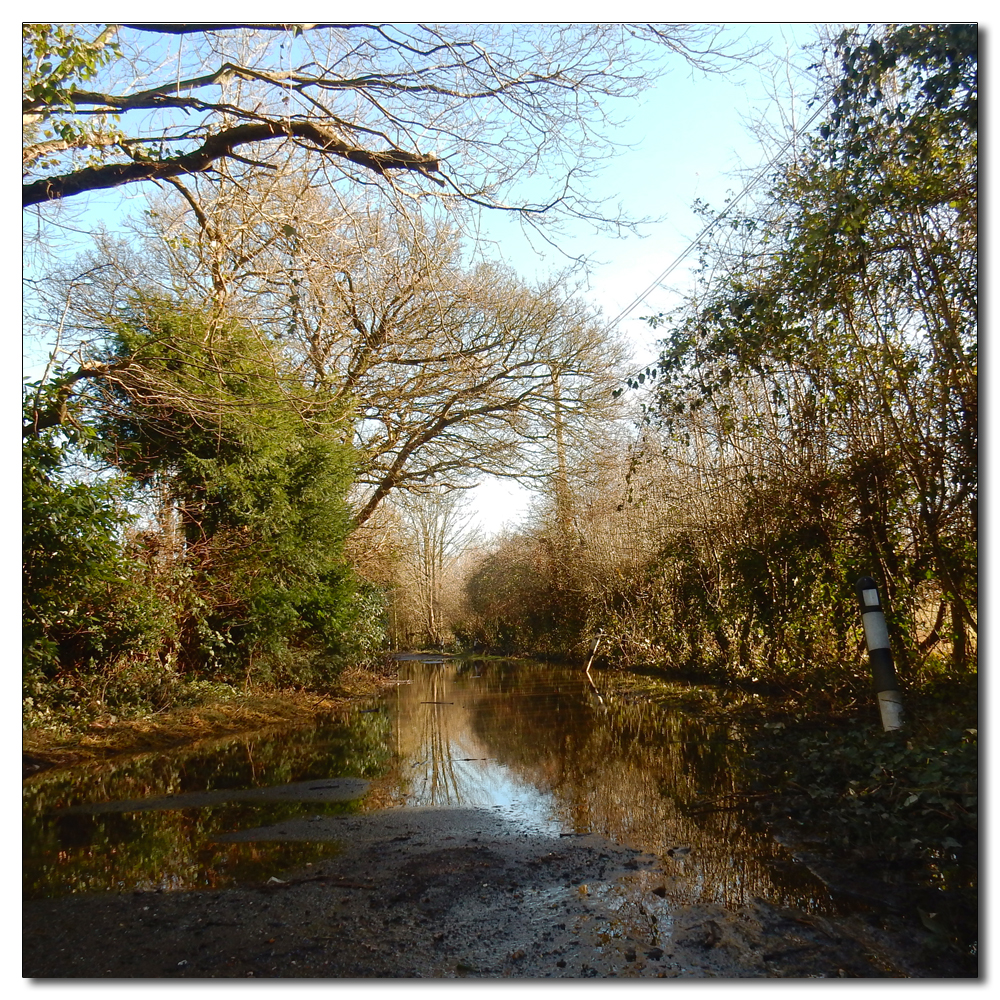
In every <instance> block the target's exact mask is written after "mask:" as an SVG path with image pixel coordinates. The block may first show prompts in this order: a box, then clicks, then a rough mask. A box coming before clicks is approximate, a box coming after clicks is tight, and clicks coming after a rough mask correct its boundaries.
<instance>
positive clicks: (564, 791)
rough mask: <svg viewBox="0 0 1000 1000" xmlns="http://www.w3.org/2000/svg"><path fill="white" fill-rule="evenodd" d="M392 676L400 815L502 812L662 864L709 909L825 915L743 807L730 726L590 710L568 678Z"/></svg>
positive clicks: (647, 712)
mask: <svg viewBox="0 0 1000 1000" xmlns="http://www.w3.org/2000/svg"><path fill="white" fill-rule="evenodd" d="M400 677H404V678H406V679H408V680H409V681H410V683H408V684H406V685H401V686H400V687H399V689H398V692H397V694H396V695H395V697H394V702H395V709H396V715H397V717H396V739H397V748H398V752H399V755H400V762H399V771H398V774H399V779H400V781H401V783H402V785H403V787H402V789H401V791H402V793H403V796H404V797H405V800H406V801H407V803H408V804H410V805H437V806H445V805H465V806H470V805H472V806H494V807H501V808H509V809H510V810H511V811H512V812H514V813H515V814H517V815H518V816H519V818H520V819H522V820H525V819H527V820H530V821H532V822H533V824H534V825H535V826H536V827H541V828H544V829H548V830H554V829H558V830H559V831H560V832H563V833H591V832H593V833H599V834H602V835H604V836H607V837H610V838H611V839H613V840H615V841H617V842H619V843H623V844H627V845H629V846H630V847H633V848H636V849H638V850H641V851H645V852H648V853H650V854H655V855H657V856H659V857H660V858H662V859H663V863H664V867H665V868H666V869H667V871H668V872H673V873H676V874H677V875H679V876H681V877H682V878H683V881H684V883H685V884H686V885H687V886H688V888H689V891H690V893H691V894H692V895H694V896H695V897H697V898H700V899H701V900H703V901H706V902H707V901H711V902H716V903H720V904H723V905H726V906H730V907H734V906H739V905H742V904H744V903H747V902H749V901H750V900H752V899H753V898H754V897H763V898H766V899H768V900H770V901H771V902H772V903H776V904H779V905H796V906H799V907H801V908H803V909H806V910H816V909H819V910H823V911H831V910H833V909H834V907H833V904H832V902H831V899H830V896H829V893H828V892H827V891H826V889H825V887H824V886H823V885H822V884H821V883H820V882H818V881H817V880H816V879H814V878H813V877H812V876H811V875H809V873H808V872H807V871H805V870H802V869H801V866H798V865H794V864H793V863H792V862H791V859H790V858H789V857H788V856H787V854H786V852H785V851H784V849H783V848H781V847H780V845H778V844H776V843H775V842H774V840H773V839H772V838H771V837H770V836H769V835H768V834H767V832H766V831H765V829H764V828H763V826H762V824H760V823H758V822H757V821H756V817H755V815H754V814H753V812H752V810H751V809H749V808H748V807H747V805H746V802H745V800H744V799H743V798H742V797H741V796H740V795H739V788H740V786H739V769H740V765H741V760H742V755H743V750H742V745H741V742H740V741H739V739H738V738H737V736H736V734H734V733H733V732H732V731H731V730H730V728H729V727H727V726H725V725H719V724H717V723H707V722H705V721H704V720H701V719H698V718H696V717H693V716H691V715H690V714H686V713H683V712H680V711H676V710H670V709H666V708H663V707H659V706H656V705H652V704H649V703H647V702H641V703H634V704H629V703H623V702H621V701H620V700H618V699H615V698H614V697H609V696H604V697H602V698H598V697H597V696H596V695H595V693H594V692H593V690H592V689H591V688H590V686H589V685H588V684H587V680H586V677H585V676H584V674H583V671H582V670H573V669H569V668H565V667H553V666H545V665H541V664H534V663H526V662H523V661H507V662H497V661H482V662H476V663H470V662H464V663H462V662H455V663H445V664H422V663H418V662H413V663H408V664H405V665H401V668H400ZM470 758H471V759H470ZM484 758H485V759H484ZM408 771H409V774H408V773H407V772H408Z"/></svg>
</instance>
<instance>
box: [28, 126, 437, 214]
mask: <svg viewBox="0 0 1000 1000" xmlns="http://www.w3.org/2000/svg"><path fill="white" fill-rule="evenodd" d="M291 138H295V139H300V140H304V141H305V142H307V143H309V144H310V145H311V146H313V147H314V148H316V149H318V150H320V151H321V152H323V153H327V154H330V155H333V156H339V157H341V158H343V159H345V160H349V161H350V162H352V163H356V164H358V165H359V166H362V167H365V168H367V169H368V170H371V171H372V172H374V173H376V174H379V175H380V176H383V177H384V176H386V175H387V171H390V170H410V171H414V172H416V173H420V174H423V175H424V176H425V177H427V178H428V179H429V180H432V181H434V183H435V184H439V185H442V186H443V185H444V181H443V180H441V179H440V178H437V177H433V176H431V175H432V174H436V173H440V166H439V162H438V159H437V157H436V156H433V155H428V154H423V153H408V152H406V151H405V150H402V149H388V150H381V151H372V150H368V149H363V148H361V147H357V146H350V145H348V144H347V143H345V142H344V141H343V140H341V139H338V138H337V137H336V136H335V135H332V134H331V133H329V132H327V131H325V130H324V129H322V128H320V127H319V126H317V125H315V124H313V123H312V122H307V121H295V120H290V121H282V122H259V123H252V124H245V125H236V126H234V127H233V128H229V129H226V130H225V131H223V132H219V133H217V134H215V135H213V136H210V137H209V138H208V139H206V140H205V142H204V143H203V145H202V146H200V147H199V148H198V149H195V150H192V151H191V152H189V153H184V154H182V155H181V156H176V157H172V158H170V159H165V160H138V161H135V162H133V163H109V164H104V165H102V166H97V167H85V168H84V169H82V170H76V171H74V172H73V173H71V174H63V175H62V176H60V177H46V178H43V179H41V180H37V181H33V182H32V183H31V184H25V185H24V187H23V188H22V206H24V207H27V206H29V205H38V204H41V203H42V202H46V201H54V200H56V199H59V198H68V197H71V196H72V195H75V194H81V193H83V192H85V191H99V190H103V189H106V188H115V187H121V186H122V185H124V184H132V183H135V182H137V181H146V180H166V179H168V178H170V177H178V176H181V175H184V174H195V173H201V172H203V171H204V170H206V169H207V168H208V167H209V166H210V165H211V164H212V163H214V162H215V161H216V160H220V159H223V158H224V157H226V156H230V155H233V151H234V150H235V149H236V148H237V147H239V146H244V145H247V144H248V143H253V142H266V141H269V140H272V139H279V140H281V139H291Z"/></svg>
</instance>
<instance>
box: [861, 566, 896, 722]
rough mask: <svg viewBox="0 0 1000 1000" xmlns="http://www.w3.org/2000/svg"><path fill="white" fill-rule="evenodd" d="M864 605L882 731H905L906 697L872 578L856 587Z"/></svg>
mask: <svg viewBox="0 0 1000 1000" xmlns="http://www.w3.org/2000/svg"><path fill="white" fill-rule="evenodd" d="M854 590H855V592H856V593H857V595H858V600H859V601H860V602H861V621H862V622H863V623H864V626H865V644H866V645H867V646H868V662H869V664H870V665H871V670H872V679H873V681H874V682H875V692H876V694H877V696H878V710H879V714H880V715H881V716H882V729H883V731H884V732H887V733H888V732H891V731H892V730H895V729H902V728H903V695H902V693H901V692H900V690H899V684H898V683H896V668H895V667H894V666H893V663H892V650H891V649H890V648H889V630H888V629H887V628H886V625H885V615H884V614H883V613H882V602H881V601H880V600H879V596H878V587H877V586H876V584H875V581H874V580H873V579H872V578H871V577H870V576H863V577H861V579H860V580H858V582H857V583H856V584H855V585H854Z"/></svg>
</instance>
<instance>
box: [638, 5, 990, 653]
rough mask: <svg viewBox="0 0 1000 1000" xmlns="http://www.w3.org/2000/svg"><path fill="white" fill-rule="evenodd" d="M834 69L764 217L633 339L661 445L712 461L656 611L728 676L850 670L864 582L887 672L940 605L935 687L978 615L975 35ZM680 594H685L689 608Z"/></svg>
mask: <svg viewBox="0 0 1000 1000" xmlns="http://www.w3.org/2000/svg"><path fill="white" fill-rule="evenodd" d="M835 55H836V57H837V61H838V71H837V73H836V75H835V78H834V79H833V80H831V81H830V82H829V88H828V89H829V93H831V94H832V107H833V110H832V112H831V114H830V116H829V118H828V120H827V121H826V123H825V124H824V125H823V126H822V128H821V129H820V133H819V135H818V136H816V137H814V138H813V139H812V140H811V142H810V143H809V144H808V145H807V146H806V148H805V150H804V152H803V153H802V155H800V156H798V157H797V158H796V159H794V160H792V161H790V162H788V163H787V164H785V165H784V166H783V167H782V168H781V170H780V172H779V173H778V174H777V176H776V178H775V181H774V186H773V188H772V190H771V191H770V192H769V193H768V195H767V197H766V198H765V199H764V200H763V202H762V203H761V204H760V205H758V206H756V207H755V208H754V209H753V210H752V211H748V212H746V213H745V214H739V213H737V212H735V211H733V212H731V213H730V218H729V220H728V221H729V222H730V224H731V225H730V232H729V233H728V234H726V235H725V236H724V237H720V239H719V242H718V244H717V245H716V246H712V247H708V248H706V250H705V257H704V258H703V263H704V266H705V272H704V273H705V282H704V287H703V289H702V291H701V294H700V295H699V296H698V299H697V302H696V304H693V305H692V306H691V307H690V308H687V309H684V310H681V311H679V312H678V313H677V314H675V315H673V316H670V317H665V316H658V317H654V318H652V320H651V322H652V323H653V325H654V326H663V327H664V328H665V330H666V336H665V338H664V341H663V344H662V354H661V357H660V359H659V362H658V364H657V366H656V370H655V374H656V378H657V392H658V401H657V408H656V409H657V415H658V416H659V418H660V420H661V422H662V424H663V425H664V427H665V428H666V429H667V430H668V431H670V432H672V433H673V434H674V435H675V436H676V437H677V438H678V439H680V440H684V441H686V442H688V443H690V441H691V440H693V439H695V438H698V439H699V440H701V441H704V440H706V438H707V439H708V440H710V441H711V443H712V446H711V449H709V455H708V458H709V461H711V462H712V463H715V464H717V465H718V467H720V468H721V469H722V470H724V478H725V480H726V482H727V486H728V488H729V489H730V490H731V491H732V499H733V502H732V503H730V504H728V505H727V506H726V513H725V514H720V515H719V516H718V517H717V518H716V519H715V522H714V523H713V524H711V525H710V526H709V525H706V526H705V529H706V530H705V532H704V536H703V538H702V539H696V540H695V544H693V545H691V544H689V543H688V542H687V541H686V540H685V539H684V538H682V537H680V536H678V537H677V538H675V539H674V540H672V541H671V542H669V543H668V544H667V546H666V547H665V548H664V551H663V553H662V556H661V558H662V559H663V560H665V561H668V562H670V563H671V565H673V566H675V567H677V566H678V565H679V563H678V560H680V562H684V560H685V558H686V560H687V562H688V564H689V572H688V573H687V574H685V573H683V572H680V571H679V570H678V569H676V568H675V569H674V571H673V572H674V574H675V581H674V583H673V584H672V586H671V597H670V599H669V600H668V602H667V603H668V605H671V606H673V605H674V604H676V606H677V608H678V610H679V611H682V610H684V609H687V610H688V611H689V612H690V613H691V614H693V615H694V619H693V620H691V621H690V622H688V623H686V624H685V626H684V627H687V628H689V629H691V630H692V635H693V633H694V632H696V631H698V630H699V628H700V631H701V632H702V633H703V634H702V637H701V640H700V641H701V642H702V643H703V645H704V644H705V636H706V635H715V636H716V639H717V643H718V647H719V654H720V655H722V656H723V657H726V656H728V657H729V659H730V660H733V659H734V655H733V651H736V653H737V655H736V657H735V658H736V660H737V662H739V663H741V664H743V665H744V666H745V665H746V664H747V658H748V653H751V649H750V647H753V650H752V652H753V654H757V658H758V659H760V654H762V655H763V660H764V665H765V666H766V668H767V669H768V670H769V671H770V672H771V673H776V672H777V673H780V668H782V663H781V661H782V660H784V661H785V663H786V665H787V666H788V667H790V668H791V669H793V670H794V669H796V668H795V664H796V662H799V663H806V662H809V661H812V660H813V659H815V658H824V657H826V658H829V657H831V656H832V657H834V658H836V659H840V660H841V661H842V662H844V661H847V662H850V661H852V660H853V659H854V655H853V651H852V649H851V648H850V646H849V645H848V643H847V637H848V636H849V635H850V633H851V632H852V631H853V630H852V628H851V624H850V622H851V618H852V616H853V615H854V613H855V612H854V608H853V604H852V601H851V599H850V585H851V582H852V580H853V579H854V578H856V577H857V576H859V575H863V574H872V575H874V576H876V577H877V578H878V579H879V580H880V581H881V583H882V586H883V588H884V590H883V592H884V595H885V596H886V597H887V599H888V605H889V608H890V609H891V615H890V621H889V625H890V635H891V637H892V639H893V643H894V648H895V649H896V652H897V663H898V665H900V666H901V667H902V669H903V671H904V673H905V672H908V671H909V670H911V668H913V666H914V661H915V660H916V659H917V658H918V657H919V655H922V653H921V651H920V650H919V649H918V647H917V643H916V640H915V633H916V620H917V615H918V613H919V612H921V611H922V610H923V608H922V605H921V602H922V601H923V600H925V598H924V597H923V596H922V595H926V594H927V593H929V592H933V593H936V594H937V595H938V596H940V597H941V599H942V600H944V601H945V602H946V603H947V604H948V605H949V607H950V608H951V612H952V614H951V623H950V624H951V627H950V630H949V632H950V634H949V635H948V636H947V638H948V639H950V644H951V649H952V661H953V668H954V669H956V670H959V671H961V670H966V669H968V667H969V664H970V661H971V660H972V657H973V653H972V650H971V642H970V637H971V636H972V635H973V634H974V631H975V627H976V625H975V608H976V605H977V601H978V590H977V575H978V574H977V545H976V537H977V528H978V502H977V496H978V348H977V335H978V316H977V287H976V277H975V275H976V272H977V256H976V253H977V250H976V239H975V231H976V222H975V216H976V211H977V182H976V121H977V111H976V100H977V97H976V93H977V82H976V63H977V55H976V31H975V27H974V26H967V25H931V26H914V25H908V26H895V25H894V26H888V27H886V28H885V29H884V30H883V29H878V30H873V31H872V32H870V33H869V34H867V35H865V36H863V37H862V36H857V35H854V34H852V33H850V32H847V33H845V34H844V35H842V36H841V38H840V39H839V40H838V41H837V43H836V47H835ZM734 241H735V243H734ZM734 246H735V247H736V251H737V252H735V253H734ZM647 374H649V373H647ZM751 456H752V457H751ZM703 461H704V460H703ZM684 551H687V552H688V553H690V554H689V555H688V556H687V557H685V556H684ZM706 567H707V570H706ZM694 578H696V579H697V580H698V581H699V583H698V586H700V587H702V588H703V590H704V592H703V593H702V594H701V595H700V596H699V595H697V594H696V595H695V596H693V597H692V596H691V594H690V593H689V592H690V590H691V585H690V580H691V579H694ZM706 581H707V583H706ZM928 588H930V590H929V589H928ZM689 617H690V615H689ZM720 624H721V626H722V627H723V628H726V626H727V624H728V626H729V628H730V631H731V632H733V633H735V634H733V635H729V636H726V635H725V634H722V633H720V632H719V626H720ZM824 632H826V633H827V635H828V636H830V637H831V638H832V639H834V641H833V642H830V641H827V642H825V643H824V642H823V635H824ZM729 639H735V640H736V641H735V642H731V643H730V642H729ZM691 644H692V646H694V641H692V643H691ZM727 650H729V652H728V653H727ZM757 666H758V667H759V664H758V665H757Z"/></svg>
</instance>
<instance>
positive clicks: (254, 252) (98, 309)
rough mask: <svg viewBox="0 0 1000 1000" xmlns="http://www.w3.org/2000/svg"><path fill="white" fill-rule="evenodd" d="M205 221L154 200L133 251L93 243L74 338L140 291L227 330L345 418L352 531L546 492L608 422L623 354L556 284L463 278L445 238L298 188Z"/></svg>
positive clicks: (232, 200) (590, 312) (566, 287)
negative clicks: (442, 506) (541, 485)
mask: <svg viewBox="0 0 1000 1000" xmlns="http://www.w3.org/2000/svg"><path fill="white" fill-rule="evenodd" d="M185 190H186V189H185ZM181 193H182V194H183V193H184V192H183V191H182V192H181ZM197 204H198V203H197V202H196V201H194V200H193V199H192V200H188V199H187V198H184V199H183V200H178V199H170V200H161V201H159V202H157V203H156V204H155V206H154V208H153V209H152V210H151V212H150V213H149V216H148V217H147V219H146V220H145V222H144V223H143V224H142V229H141V230H140V229H138V228H137V230H136V232H135V234H134V238H133V239H132V240H130V241H129V242H128V243H123V242H116V241H114V240H112V239H110V238H106V237H101V238H100V239H99V241H98V250H97V252H96V253H95V255H93V257H92V259H91V264H92V267H93V268H94V269H96V270H92V271H91V273H92V274H93V276H94V277H93V278H92V279H91V284H90V285H88V286H87V287H86V289H85V290H84V291H82V292H78V293H77V295H76V296H75V297H74V320H75V322H76V323H77V328H78V331H79V336H80V337H81V338H83V339H86V336H87V333H86V331H87V328H88V327H92V328H96V329H99V328H100V327H101V324H102V323H103V322H104V319H103V317H107V316H113V315H115V314H116V312H119V311H121V310H122V309H126V308H134V300H135V297H136V295H137V294H139V295H140V296H141V294H144V290H145V289H147V288H148V287H149V286H150V285H154V286H155V287H156V288H157V289H158V290H160V291H161V292H163V293H168V294H173V293H175V292H174V290H176V293H178V294H179V293H181V292H183V295H184V297H185V298H187V299H188V300H192V299H193V300H194V301H202V302H203V303H204V308H205V309H206V310H218V311H220V312H221V313H223V314H225V315H237V316H238V317H239V319H240V321H241V322H242V323H243V324H244V325H245V326H246V327H247V328H248V329H255V330H256V331H257V333H258V337H259V338H260V339H261V340H262V341H265V342H267V343H269V344H270V345H271V350H272V353H273V355H274V358H275V366H276V372H275V376H276V379H275V381H276V384H278V385H280V384H281V377H280V374H281V372H282V371H284V373H285V375H286V377H287V378H286V381H287V385H288V386H289V390H288V391H289V392H292V391H300V390H301V388H302V387H303V386H306V387H308V390H309V392H308V401H304V402H303V404H302V407H303V410H304V411H305V410H306V409H307V408H308V406H309V405H316V404H315V401H316V400H318V399H323V400H326V401H327V403H328V404H329V405H331V406H334V407H336V408H338V409H339V410H341V411H343V412H350V413H352V414H353V415H354V418H355V419H354V424H353V427H354V444H355V446H356V448H357V450H358V453H359V457H360V461H359V466H358V490H357V492H356V496H355V504H356V520H357V522H358V523H359V524H361V523H364V522H365V521H367V520H368V519H369V518H370V517H371V516H372V514H373V513H374V512H375V511H376V510H377V509H378V507H379V506H380V504H381V503H382V502H383V501H384V500H385V499H386V498H387V497H389V496H392V495H400V494H404V493H406V494H419V493H420V492H423V491H426V490H431V491H433V490H435V489H437V487H438V486H439V485H440V486H445V487H448V488H455V487H466V486H471V485H473V484H474V482H475V481H476V480H477V479H478V478H480V477H481V476H482V475H483V474H493V475H501V476H503V475H507V476H519V477H529V478H533V479H535V480H536V481H539V482H544V481H546V480H547V479H549V478H551V477H552V476H553V475H554V474H555V472H554V471H553V470H554V469H556V468H557V466H558V463H557V461H556V459H557V457H558V456H561V457H562V461H563V462H565V461H566V456H567V455H568V454H569V455H572V452H573V449H574V448H578V447H580V446H581V445H582V443H583V442H584V441H585V440H586V439H587V436H588V434H589V432H590V429H591V428H593V427H594V426H595V425H598V424H601V423H603V422H605V421H606V420H608V419H610V418H611V416H612V414H613V412H614V410H615V409H616V408H617V406H618V403H617V402H616V401H615V399H614V397H613V390H614V388H615V387H616V385H617V384H618V380H619V378H620V377H621V369H622V366H623V362H624V348H623V346H622V344H621V343H620V342H619V341H618V340H617V338H616V337H614V336H613V335H612V334H611V333H610V332H609V331H608V330H607V329H606V328H605V326H604V324H602V322H601V317H600V314H599V313H598V312H596V311H595V310H594V309H593V308H592V307H590V306H588V305H587V304H585V303H584V301H583V300H582V298H581V297H580V296H579V295H577V294H575V287H574V286H573V285H572V284H570V283H569V282H568V281H566V280H565V279H564V278H562V277H557V278H553V279H551V280H549V281H548V282H546V283H545V284H543V285H541V286H537V287H529V286H527V285H525V283H524V282H522V281H520V280H519V279H518V278H517V277H516V276H515V275H514V274H513V273H512V272H511V271H510V270H508V269H506V268H503V267H501V266H500V265H496V264H485V263H484V264H480V265H478V266H475V267H467V266H464V265H463V261H462V250H463V247H462V244H461V240H460V236H459V233H458V232H457V231H456V230H455V229H454V228H449V227H441V228H434V227H432V226H430V225H424V224H422V223H420V222H419V220H417V219H414V218H412V217H407V216H399V215H395V216H390V215H388V214H386V213H382V212H377V211H375V210H368V211H365V210H362V209H359V208H358V207H357V206H342V205H340V204H339V203H338V202H336V201H333V202H331V200H330V198H329V197H328V192H326V191H317V190H316V189H314V188H313V187H311V186H310V184H309V182H308V180H307V179H305V178H302V177H301V176H299V175H297V174H291V175H289V176H288V177H287V178H285V179H284V181H281V180H279V179H278V178H267V177H265V178H261V179H258V181H257V183H255V184H254V185H252V186H251V187H250V188H249V189H248V190H247V191H246V192H238V191H235V189H231V190H226V191H223V192H220V194H219V196H218V198H217V199H216V200H215V201H214V202H212V203H211V204H205V205H202V206H199V207H197V208H195V206H197ZM79 365H80V369H79V370H81V371H87V372H90V371H93V370H94V369H93V366H88V365H86V364H85V363H84V358H83V357H81V358H80V359H79Z"/></svg>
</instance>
